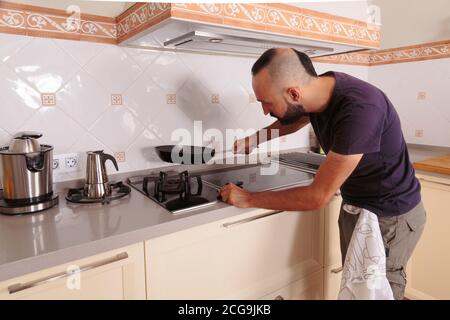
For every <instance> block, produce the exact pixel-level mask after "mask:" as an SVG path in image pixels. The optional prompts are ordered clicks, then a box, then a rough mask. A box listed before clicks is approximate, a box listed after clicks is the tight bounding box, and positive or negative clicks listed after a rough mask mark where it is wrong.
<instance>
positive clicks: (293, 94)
mask: <svg viewBox="0 0 450 320" xmlns="http://www.w3.org/2000/svg"><path fill="white" fill-rule="evenodd" d="M286 93H287V95H288V98H289V100H291V101H292V102H299V101H300V98H301V92H300V90H299V89H298V88H295V87H291V88H288V89H287V91H286Z"/></svg>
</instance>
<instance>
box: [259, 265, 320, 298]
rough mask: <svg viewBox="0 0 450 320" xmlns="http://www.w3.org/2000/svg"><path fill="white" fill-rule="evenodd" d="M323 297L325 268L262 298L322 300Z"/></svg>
mask: <svg viewBox="0 0 450 320" xmlns="http://www.w3.org/2000/svg"><path fill="white" fill-rule="evenodd" d="M322 299H323V270H320V271H317V272H315V273H313V274H312V275H310V276H307V277H305V278H303V279H300V280H297V281H295V282H293V283H291V284H289V285H287V286H285V287H283V288H281V289H279V290H277V291H275V292H273V293H271V294H268V295H266V296H264V297H262V298H261V300H322Z"/></svg>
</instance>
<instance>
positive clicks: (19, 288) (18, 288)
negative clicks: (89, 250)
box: [8, 252, 128, 294]
mask: <svg viewBox="0 0 450 320" xmlns="http://www.w3.org/2000/svg"><path fill="white" fill-rule="evenodd" d="M125 259H128V253H126V252H122V253H119V254H118V255H116V256H114V257H112V258H108V259H104V260H101V261H98V262H94V263H92V264H89V265H86V266H83V267H81V268H80V272H85V271H88V270H91V269H95V268H98V267H101V266H105V265H107V264H111V263H113V262H117V261H121V260H125ZM72 274H73V272H67V271H64V272H60V273H58V274H55V275H52V276H48V277H45V278H42V279H39V280H35V281H30V282H27V283H16V284H12V285H10V286H9V287H8V291H9V294H13V293H16V292H19V291H23V290H25V289H29V288H32V287H37V286H39V285H42V284H45V283H49V282H52V281H55V280H58V279H62V278H65V277H68V276H70V275H72Z"/></svg>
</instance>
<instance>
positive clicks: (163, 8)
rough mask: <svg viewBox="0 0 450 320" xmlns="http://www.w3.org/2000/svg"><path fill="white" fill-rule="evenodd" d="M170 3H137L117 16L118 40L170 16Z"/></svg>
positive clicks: (122, 39) (123, 39)
mask: <svg viewBox="0 0 450 320" xmlns="http://www.w3.org/2000/svg"><path fill="white" fill-rule="evenodd" d="M170 8H171V4H170V3H155V2H150V3H136V4H135V5H133V6H132V7H130V8H129V9H128V10H126V11H125V12H124V13H122V14H121V15H119V16H118V17H117V18H116V22H117V42H118V43H121V42H122V41H125V40H126V39H128V38H130V37H132V36H134V35H136V34H138V33H140V32H141V31H143V30H145V29H147V28H149V27H151V26H153V25H156V24H158V23H159V22H161V21H163V20H165V19H167V18H170Z"/></svg>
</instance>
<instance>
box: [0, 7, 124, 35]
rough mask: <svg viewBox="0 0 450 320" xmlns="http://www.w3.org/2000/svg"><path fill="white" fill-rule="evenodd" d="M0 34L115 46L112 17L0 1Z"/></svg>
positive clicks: (114, 25)
mask: <svg viewBox="0 0 450 320" xmlns="http://www.w3.org/2000/svg"><path fill="white" fill-rule="evenodd" d="M0 32H4V33H12V34H21V35H28V36H35V37H49V38H59V39H72V40H84V41H94V42H106V43H117V30H116V22H115V19H113V18H108V17H102V16H95V15H85V14H81V15H80V14H73V15H71V14H68V13H66V12H65V11H63V10H56V9H49V8H42V7H36V6H30V5H21V4H14V3H9V2H5V1H0Z"/></svg>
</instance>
